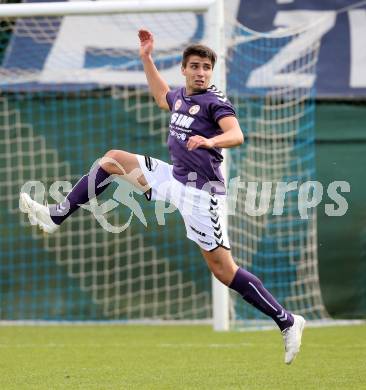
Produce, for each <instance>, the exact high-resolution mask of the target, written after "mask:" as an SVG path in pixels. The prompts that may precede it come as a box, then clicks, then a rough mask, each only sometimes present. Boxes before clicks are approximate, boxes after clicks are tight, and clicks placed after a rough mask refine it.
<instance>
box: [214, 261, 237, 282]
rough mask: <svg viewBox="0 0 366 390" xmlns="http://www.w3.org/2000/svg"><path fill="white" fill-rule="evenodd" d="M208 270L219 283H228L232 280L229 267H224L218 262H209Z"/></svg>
mask: <svg viewBox="0 0 366 390" xmlns="http://www.w3.org/2000/svg"><path fill="white" fill-rule="evenodd" d="M210 270H211V272H212V273H213V274H214V276H215V278H216V279H217V280H219V281H220V282H221V283H224V284H226V285H228V284H229V283H230V282H231V280H232V275H231V272H230V269H228V268H227V267H225V266H224V265H223V264H222V263H220V262H215V263H214V264H212V263H211V264H210Z"/></svg>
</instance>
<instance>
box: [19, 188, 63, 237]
mask: <svg viewBox="0 0 366 390" xmlns="http://www.w3.org/2000/svg"><path fill="white" fill-rule="evenodd" d="M19 209H20V211H22V212H23V213H26V214H28V218H29V222H30V223H31V224H32V225H38V226H39V227H40V229H41V230H43V231H44V232H46V233H54V232H55V231H56V230H57V229H58V228H59V227H60V225H57V224H55V223H54V222H53V221H52V219H51V217H50V210H49V209H48V207H47V206H45V205H43V204H40V203H37V202H36V201H34V200H33V199H31V197H30V196H29V195H28V194H26V193H25V192H21V193H20V198H19Z"/></svg>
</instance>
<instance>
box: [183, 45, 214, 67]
mask: <svg viewBox="0 0 366 390" xmlns="http://www.w3.org/2000/svg"><path fill="white" fill-rule="evenodd" d="M189 56H198V57H202V58H208V59H209V60H210V61H211V65H212V68H213V67H214V66H215V63H216V59H217V56H216V53H215V52H214V51H213V50H212V49H210V48H209V47H207V46H204V45H198V44H195V45H190V46H188V47H187V48H186V49H185V50H184V52H183V59H182V66H183V68H185V67H186V66H187V62H188V57H189Z"/></svg>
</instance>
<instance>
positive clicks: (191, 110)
mask: <svg viewBox="0 0 366 390" xmlns="http://www.w3.org/2000/svg"><path fill="white" fill-rule="evenodd" d="M200 109H201V107H200V106H199V105H198V104H196V105H194V106H192V107H191V108H190V109H189V113H190V114H191V115H196V114H197V112H198V111H199V110H200Z"/></svg>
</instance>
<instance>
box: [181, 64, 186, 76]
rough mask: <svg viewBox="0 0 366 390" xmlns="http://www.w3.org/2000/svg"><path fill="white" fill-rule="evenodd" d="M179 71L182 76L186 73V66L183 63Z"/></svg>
mask: <svg viewBox="0 0 366 390" xmlns="http://www.w3.org/2000/svg"><path fill="white" fill-rule="evenodd" d="M180 71H181V72H182V75H183V76H185V75H186V68H185V67H184V66H183V65H182V66H181V68H180Z"/></svg>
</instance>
